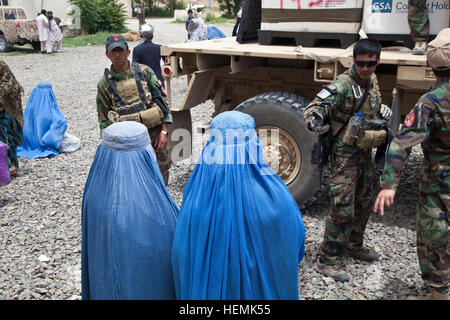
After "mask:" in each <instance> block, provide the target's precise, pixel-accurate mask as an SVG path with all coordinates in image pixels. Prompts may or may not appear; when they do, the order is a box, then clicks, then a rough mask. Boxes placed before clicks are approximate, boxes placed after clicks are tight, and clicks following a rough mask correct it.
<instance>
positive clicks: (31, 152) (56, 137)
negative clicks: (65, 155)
mask: <svg viewBox="0 0 450 320" xmlns="http://www.w3.org/2000/svg"><path fill="white" fill-rule="evenodd" d="M66 127H67V120H66V118H65V117H64V115H63V114H62V113H61V111H60V110H59V109H58V104H57V102H56V98H55V95H54V94H53V91H52V85H51V84H50V83H48V82H40V83H39V84H38V85H37V87H36V88H34V89H33V91H32V92H31V95H30V98H29V99H28V103H27V106H26V108H25V113H24V115H23V142H24V143H23V146H20V147H18V148H17V156H18V157H25V158H30V159H34V158H44V157H53V156H57V155H58V154H59V147H60V146H61V141H62V139H63V136H64V132H65V131H66Z"/></svg>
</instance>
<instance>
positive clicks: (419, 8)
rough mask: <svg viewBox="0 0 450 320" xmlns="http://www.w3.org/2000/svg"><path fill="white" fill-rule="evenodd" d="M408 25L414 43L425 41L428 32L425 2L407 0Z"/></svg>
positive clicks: (428, 20)
mask: <svg viewBox="0 0 450 320" xmlns="http://www.w3.org/2000/svg"><path fill="white" fill-rule="evenodd" d="M408 23H409V29H410V30H411V37H412V38H413V40H414V41H426V40H427V39H428V33H429V32H430V19H429V17H428V10H427V0H408Z"/></svg>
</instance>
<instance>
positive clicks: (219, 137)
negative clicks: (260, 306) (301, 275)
mask: <svg viewBox="0 0 450 320" xmlns="http://www.w3.org/2000/svg"><path fill="white" fill-rule="evenodd" d="M254 128H255V123H254V120H253V118H252V117H251V116H249V115H247V114H244V113H241V112H238V111H229V112H224V113H221V114H219V115H218V116H216V117H215V118H214V119H213V121H212V123H211V127H210V139H209V140H208V142H207V144H206V146H205V148H204V149H203V151H202V155H201V157H200V160H199V162H198V163H197V165H196V167H195V169H194V172H193V173H192V176H191V177H190V179H189V181H188V183H187V185H186V187H185V190H184V194H183V203H182V206H181V209H180V215H179V217H178V222H177V228H176V231H175V237H174V242H173V248H172V265H173V270H174V281H175V289H176V293H177V299H232V300H233V299H256V300H259V299H297V298H298V264H299V263H300V261H301V259H302V258H303V256H304V241H305V228H304V225H303V220H302V216H301V213H300V210H299V209H298V206H297V204H296V202H295V200H294V199H293V197H292V196H291V194H290V193H289V190H288V189H287V187H286V185H285V184H284V183H283V181H282V180H281V179H280V178H279V177H278V175H276V174H275V173H274V172H273V170H272V169H271V168H270V167H269V166H268V165H267V164H266V163H265V162H264V159H263V157H262V152H261V146H260V142H259V139H258V137H257V135H256V133H255V130H254Z"/></svg>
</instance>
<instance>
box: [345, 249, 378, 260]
mask: <svg viewBox="0 0 450 320" xmlns="http://www.w3.org/2000/svg"><path fill="white" fill-rule="evenodd" d="M345 252H346V253H347V255H348V256H350V257H352V258H355V259H358V260H362V261H367V262H373V261H378V260H380V255H379V254H378V253H376V252H375V250H372V249H369V248H366V247H362V248H361V249H359V250H350V249H348V248H347V249H346V250H345Z"/></svg>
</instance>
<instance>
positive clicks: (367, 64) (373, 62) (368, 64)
mask: <svg viewBox="0 0 450 320" xmlns="http://www.w3.org/2000/svg"><path fill="white" fill-rule="evenodd" d="M377 63H378V60H371V61H362V60H355V64H356V65H357V66H358V67H361V68H364V67H367V68H372V67H375V66H376V65H377Z"/></svg>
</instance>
